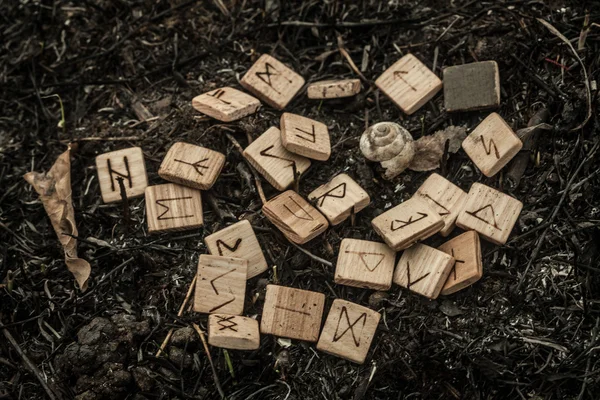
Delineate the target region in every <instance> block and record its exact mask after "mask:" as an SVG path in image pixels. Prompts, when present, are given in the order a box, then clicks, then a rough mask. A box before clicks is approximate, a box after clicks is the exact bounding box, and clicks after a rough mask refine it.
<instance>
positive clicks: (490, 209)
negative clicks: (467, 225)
mask: <svg viewBox="0 0 600 400" xmlns="http://www.w3.org/2000/svg"><path fill="white" fill-rule="evenodd" d="M490 212H491V215H490V214H489V213H490ZM466 213H467V214H469V215H471V216H473V217H475V218H477V219H478V220H480V221H483V222H485V223H486V224H488V225H490V226H493V227H494V228H496V229H498V230H500V228H499V227H498V223H497V222H496V212H495V211H494V207H493V206H492V205H491V204H488V205H487V206H483V207H481V208H480V209H478V210H475V211H466ZM484 213H485V214H487V216H488V219H486V218H483V217H482V216H481V215H479V214H484ZM490 220H491V221H492V222H490Z"/></svg>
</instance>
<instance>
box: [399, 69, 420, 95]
mask: <svg viewBox="0 0 600 400" xmlns="http://www.w3.org/2000/svg"><path fill="white" fill-rule="evenodd" d="M405 74H408V71H394V79H400V80H401V81H402V82H404V83H406V84H407V85H408V87H410V88H411V89H412V90H413V91H415V92H416V91H417V88H416V87H414V86H413V85H411V84H410V83H408V81H407V80H406V79H404V77H403V76H402V75H405Z"/></svg>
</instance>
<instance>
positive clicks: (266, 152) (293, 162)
mask: <svg viewBox="0 0 600 400" xmlns="http://www.w3.org/2000/svg"><path fill="white" fill-rule="evenodd" d="M274 147H275V145H274V144H272V145H270V146H269V147H267V148H265V149H264V150H262V151H261V152H260V153H259V154H260V155H261V156H263V157H271V158H276V159H278V160H282V161H288V162H289V164H288V165H286V166H285V167H286V168H288V167H291V168H292V173H293V174H295V173H296V170H297V168H296V161H294V160H290V159H289V158H285V157H280V156H278V155H275V154H269V153H268V151H269V150H271V149H272V148H274ZM294 178H295V177H294Z"/></svg>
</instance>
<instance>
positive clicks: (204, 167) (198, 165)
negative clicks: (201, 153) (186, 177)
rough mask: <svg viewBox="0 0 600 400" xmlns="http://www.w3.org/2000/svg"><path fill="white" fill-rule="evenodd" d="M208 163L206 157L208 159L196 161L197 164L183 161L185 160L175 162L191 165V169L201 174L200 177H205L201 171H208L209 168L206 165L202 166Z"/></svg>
mask: <svg viewBox="0 0 600 400" xmlns="http://www.w3.org/2000/svg"><path fill="white" fill-rule="evenodd" d="M206 161H208V157H206V158H204V159H202V160H200V161H196V162H195V163H190V162H187V161H183V160H175V162H178V163H182V164H185V165H189V166H190V167H194V169H195V170H196V172H197V173H198V174H200V176H204V174H203V173H202V171H201V169H202V168H203V169H208V168H209V167H208V166H206V165H202V163H204V162H206Z"/></svg>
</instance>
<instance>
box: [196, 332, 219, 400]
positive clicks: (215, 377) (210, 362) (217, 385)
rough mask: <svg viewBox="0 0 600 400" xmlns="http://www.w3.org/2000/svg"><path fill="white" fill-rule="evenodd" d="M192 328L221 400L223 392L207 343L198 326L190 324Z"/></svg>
mask: <svg viewBox="0 0 600 400" xmlns="http://www.w3.org/2000/svg"><path fill="white" fill-rule="evenodd" d="M192 326H193V327H194V329H195V330H196V332H197V333H198V336H200V340H202V346H204V351H205V352H206V357H208V363H209V364H210V368H211V369H212V373H213V379H214V380H215V386H216V387H217V390H218V391H219V394H220V395H221V398H222V399H223V398H225V392H224V391H223V388H222V387H221V382H220V381H219V376H218V375H217V370H216V369H215V365H214V364H213V360H212V357H211V355H210V351H209V350H208V343H206V337H205V336H204V332H203V331H202V329H200V327H199V326H198V325H196V324H194V323H192Z"/></svg>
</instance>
